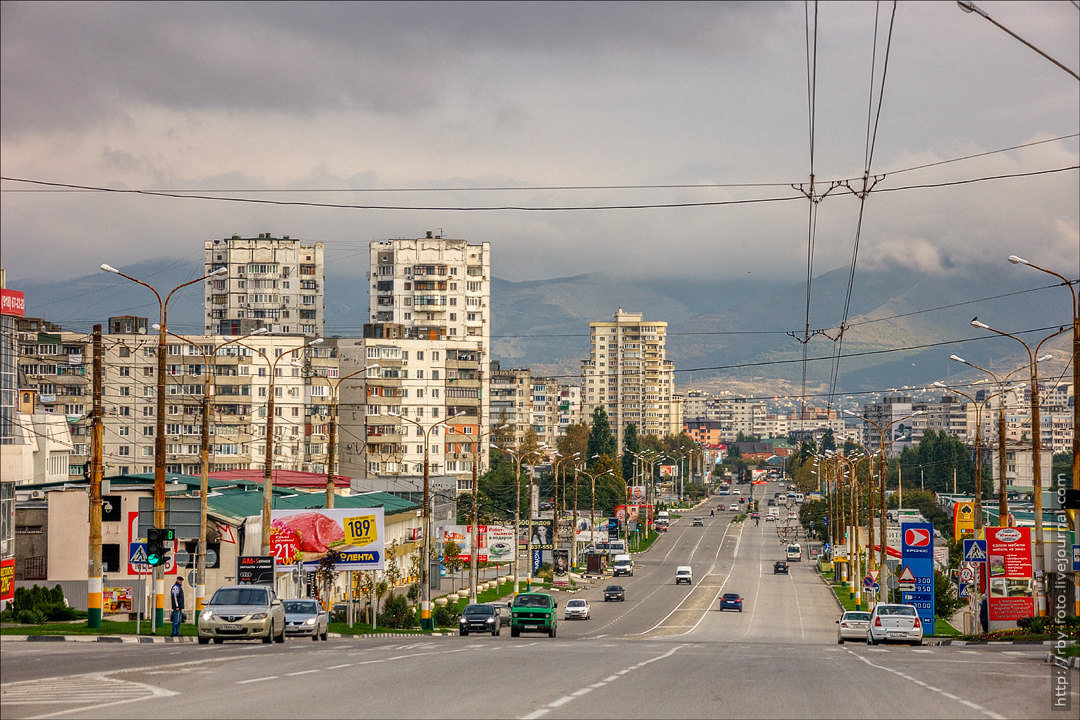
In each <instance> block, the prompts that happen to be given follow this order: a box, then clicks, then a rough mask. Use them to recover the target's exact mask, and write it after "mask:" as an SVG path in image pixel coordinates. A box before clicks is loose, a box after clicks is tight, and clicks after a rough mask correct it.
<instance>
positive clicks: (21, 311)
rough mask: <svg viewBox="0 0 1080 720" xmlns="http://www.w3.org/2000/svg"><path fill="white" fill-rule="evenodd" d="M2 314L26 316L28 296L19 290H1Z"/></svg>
mask: <svg viewBox="0 0 1080 720" xmlns="http://www.w3.org/2000/svg"><path fill="white" fill-rule="evenodd" d="M0 315H17V316H19V317H26V296H25V295H23V294H22V293H21V292H19V291H18V290H8V289H7V288H4V289H2V290H0Z"/></svg>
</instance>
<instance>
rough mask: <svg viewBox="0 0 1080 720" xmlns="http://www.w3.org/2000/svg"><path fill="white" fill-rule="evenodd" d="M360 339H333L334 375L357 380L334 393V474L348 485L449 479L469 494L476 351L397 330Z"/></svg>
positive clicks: (476, 438) (478, 375) (483, 381)
mask: <svg viewBox="0 0 1080 720" xmlns="http://www.w3.org/2000/svg"><path fill="white" fill-rule="evenodd" d="M364 332H365V335H367V337H365V338H362V339H355V338H354V339H346V338H337V339H335V340H333V341H332V343H333V345H334V346H335V347H336V349H337V354H338V372H339V374H340V377H342V378H344V377H347V376H348V375H350V374H353V373H359V374H358V375H357V376H356V378H357V381H356V382H343V383H342V384H341V385H340V388H339V391H338V392H339V415H338V417H339V421H340V427H339V450H340V457H341V460H340V464H339V466H338V469H339V472H340V473H341V474H345V475H350V476H353V477H371V476H387V475H390V476H402V477H413V478H416V477H421V476H422V475H423V473H424V463H425V462H427V464H428V473H429V475H448V476H452V477H455V478H456V479H457V483H458V491H459V492H463V491H466V490H469V489H471V487H472V470H473V464H474V462H476V461H477V460H478V461H479V463H480V467H479V468H478V472H483V471H484V470H483V468H484V466H486V464H487V448H488V443H489V438H488V436H487V431H486V428H485V429H484V430H481V428H482V427H484V423H487V422H488V421H487V420H486V419H484V416H483V415H482V411H483V408H482V399H483V398H486V397H487V395H488V392H487V391H488V387H489V384H490V381H489V379H488V378H487V377H485V375H484V373H482V372H481V367H482V353H481V351H480V343H479V342H478V341H474V340H468V339H465V338H458V339H454V338H446V337H443V338H441V339H424V340H420V339H415V338H408V337H403V335H404V333H403V328H401V327H400V326H393V325H390V326H387V325H384V324H368V325H367V326H365V328H364Z"/></svg>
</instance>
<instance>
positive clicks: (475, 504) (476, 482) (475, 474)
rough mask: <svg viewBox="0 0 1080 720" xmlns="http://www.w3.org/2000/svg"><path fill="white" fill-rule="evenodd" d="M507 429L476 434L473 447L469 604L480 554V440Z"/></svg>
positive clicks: (495, 429) (474, 600)
mask: <svg viewBox="0 0 1080 720" xmlns="http://www.w3.org/2000/svg"><path fill="white" fill-rule="evenodd" d="M508 427H510V426H509V425H500V426H499V427H495V428H491V429H490V430H487V431H485V432H477V435H476V442H475V444H474V445H473V463H472V518H471V519H472V545H471V548H470V549H471V551H472V552H471V553H470V555H471V556H470V558H469V602H470V603H475V602H476V583H477V565H476V563H477V559H476V556H477V555H478V554H479V552H480V549H479V548H478V547H477V545H478V544H479V530H478V528H477V525H478V524H479V522H480V475H479V472H480V470H479V467H480V440H482V439H483V438H484V436H486V435H490V434H491V433H493V432H498V431H499V430H505V429H506V428H508ZM477 430H478V431H479V426H477ZM514 532H515V533H516V532H517V529H516V528H515V529H514ZM514 540H515V542H516V541H517V537H516V536H515V538H514ZM495 582H496V584H498V578H496V580H495Z"/></svg>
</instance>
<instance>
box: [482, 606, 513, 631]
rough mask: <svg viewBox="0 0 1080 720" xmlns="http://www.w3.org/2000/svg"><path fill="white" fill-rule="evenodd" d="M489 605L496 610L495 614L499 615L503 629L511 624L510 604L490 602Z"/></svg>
mask: <svg viewBox="0 0 1080 720" xmlns="http://www.w3.org/2000/svg"><path fill="white" fill-rule="evenodd" d="M487 604H488V605H490V606H491V607H493V608H495V612H497V613H498V614H499V620H500V622H501V624H502V626H503V627H506V626H507V625H509V624H510V603H506V602H490V603H487Z"/></svg>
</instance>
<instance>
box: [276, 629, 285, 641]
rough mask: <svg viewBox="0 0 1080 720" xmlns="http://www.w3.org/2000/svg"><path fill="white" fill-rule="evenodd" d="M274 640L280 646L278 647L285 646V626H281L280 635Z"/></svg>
mask: <svg viewBox="0 0 1080 720" xmlns="http://www.w3.org/2000/svg"><path fill="white" fill-rule="evenodd" d="M276 640H277V642H278V644H280V645H284V644H285V626H284V625H282V626H281V634H280V635H278V636H277V638H276Z"/></svg>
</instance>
